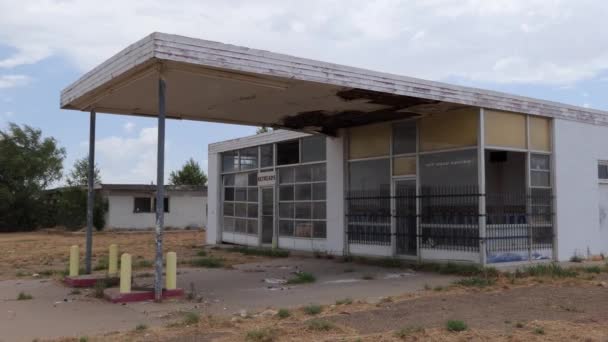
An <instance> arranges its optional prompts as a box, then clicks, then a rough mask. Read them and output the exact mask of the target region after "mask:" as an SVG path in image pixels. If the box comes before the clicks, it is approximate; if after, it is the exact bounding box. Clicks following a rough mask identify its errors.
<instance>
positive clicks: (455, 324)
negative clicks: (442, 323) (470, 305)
mask: <svg viewBox="0 0 608 342" xmlns="http://www.w3.org/2000/svg"><path fill="white" fill-rule="evenodd" d="M446 327H447V329H448V331H465V330H467V329H468V328H469V327H468V326H467V324H466V323H465V322H463V321H452V320H450V321H448V322H447V323H446Z"/></svg>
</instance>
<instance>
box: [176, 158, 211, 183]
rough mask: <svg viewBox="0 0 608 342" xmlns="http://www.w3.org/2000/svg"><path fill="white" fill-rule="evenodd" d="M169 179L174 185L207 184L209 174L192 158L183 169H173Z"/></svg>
mask: <svg viewBox="0 0 608 342" xmlns="http://www.w3.org/2000/svg"><path fill="white" fill-rule="evenodd" d="M169 181H170V182H171V184H173V185H206V184H207V175H206V174H205V172H204V171H203V170H202V169H201V167H200V165H198V163H197V162H196V161H194V159H192V158H190V159H189V160H188V161H187V162H186V164H184V166H182V169H181V170H178V171H171V174H170V175H169Z"/></svg>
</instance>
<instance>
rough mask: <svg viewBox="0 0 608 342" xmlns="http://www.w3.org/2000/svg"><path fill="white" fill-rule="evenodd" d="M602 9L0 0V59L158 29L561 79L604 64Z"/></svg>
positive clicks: (532, 1)
mask: <svg viewBox="0 0 608 342" xmlns="http://www.w3.org/2000/svg"><path fill="white" fill-rule="evenodd" d="M607 15H608V2H602V1H591V0H581V1H569V0H493V1H489V0H410V1H398V0H378V1H367V0H353V1H348V2H344V1H339V0H309V1H300V2H295V1H294V2H286V1H281V0H266V1H255V2H253V1H245V0H234V1H211V0H208V1H199V0H180V1H162V0H142V1H123V0H106V1H104V5H103V6H99V4H98V3H96V2H92V1H85V0H70V1H68V0H66V1H57V0H21V1H20V2H19V5H18V6H16V5H15V3H14V2H13V1H9V0H0V44H6V45H8V46H10V47H12V48H14V49H15V51H16V53H15V54H13V55H12V56H9V57H7V58H5V59H0V66H3V67H5V68H8V67H14V66H17V65H21V64H27V63H34V62H36V61H39V60H41V59H43V58H46V57H48V56H52V55H60V56H64V57H67V58H68V59H69V60H71V61H72V62H73V63H74V64H75V65H77V66H78V67H80V68H81V70H83V71H84V70H87V69H90V68H91V67H93V66H94V65H96V64H98V63H100V62H102V61H103V60H105V59H107V58H108V57H109V56H111V55H112V54H114V53H116V52H118V51H119V50H120V49H122V48H124V47H126V46H127V45H128V44H130V43H132V42H134V41H135V40H137V39H140V38H142V37H144V36H145V35H147V34H149V33H150V32H153V31H162V32H169V33H178V34H183V35H187V36H193V37H200V38H204V39H210V40H218V41H223V42H227V43H233V44H238V45H245V46H249V47H254V48H262V49H266V50H272V51H278V52H284V53H289V54H294V55H298V56H304V57H309V58H316V59H321V60H327V61H330V62H336V63H341V64H350V65H355V66H361V67H367V68H371V69H377V70H383V71H388V72H394V73H398V74H405V75H411V76H417V77H423V78H429V79H445V78H453V77H459V78H460V77H461V78H464V79H467V80H473V81H489V82H526V83H545V84H559V85H563V84H569V83H572V82H576V81H580V80H584V79H589V78H593V77H596V76H598V74H600V73H601V72H602V71H603V70H606V69H608V31H607V30H602V29H601V25H600V26H598V25H599V24H598V23H602V22H604V21H605V18H606V16H607ZM117 27H119V28H120V30H117V29H116V28H117Z"/></svg>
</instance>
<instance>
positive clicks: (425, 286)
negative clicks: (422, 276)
mask: <svg viewBox="0 0 608 342" xmlns="http://www.w3.org/2000/svg"><path fill="white" fill-rule="evenodd" d="M424 289H425V290H427V291H428V290H431V289H432V287H431V285H429V284H424Z"/></svg>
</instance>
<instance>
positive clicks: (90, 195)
mask: <svg viewBox="0 0 608 342" xmlns="http://www.w3.org/2000/svg"><path fill="white" fill-rule="evenodd" d="M95 115H96V114H95V109H91V115H90V118H89V165H88V168H89V169H88V175H87V183H88V187H87V237H86V252H85V272H86V274H91V255H92V249H93V205H94V204H95V189H94V187H95Z"/></svg>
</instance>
